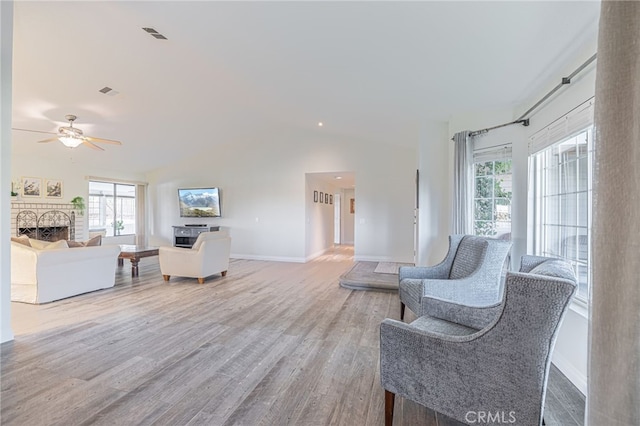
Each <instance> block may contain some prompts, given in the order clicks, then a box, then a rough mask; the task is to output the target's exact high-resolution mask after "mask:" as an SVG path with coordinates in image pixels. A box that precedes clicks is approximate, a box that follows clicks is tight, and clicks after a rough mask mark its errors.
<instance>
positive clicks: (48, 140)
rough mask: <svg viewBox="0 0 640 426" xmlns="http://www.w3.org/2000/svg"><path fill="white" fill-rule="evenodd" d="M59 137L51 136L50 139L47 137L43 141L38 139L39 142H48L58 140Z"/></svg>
mask: <svg viewBox="0 0 640 426" xmlns="http://www.w3.org/2000/svg"><path fill="white" fill-rule="evenodd" d="M57 140H58V138H49V139H45V140H43V141H38V143H47V142H53V141H57Z"/></svg>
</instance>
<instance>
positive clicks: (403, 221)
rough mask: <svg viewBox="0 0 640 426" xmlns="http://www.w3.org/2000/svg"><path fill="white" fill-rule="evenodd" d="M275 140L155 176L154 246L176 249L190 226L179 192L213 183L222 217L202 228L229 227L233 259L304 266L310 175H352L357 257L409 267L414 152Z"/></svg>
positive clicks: (310, 139) (320, 140) (314, 139)
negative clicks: (176, 230) (175, 238)
mask: <svg viewBox="0 0 640 426" xmlns="http://www.w3.org/2000/svg"><path fill="white" fill-rule="evenodd" d="M272 138H273V139H269V136H266V137H265V140H264V141H260V143H258V144H253V145H251V146H246V145H240V144H234V145H226V146H223V147H219V148H216V149H215V150H214V151H212V152H211V153H209V154H208V155H200V156H196V157H194V158H192V159H190V160H187V161H182V162H179V163H176V164H174V165H172V166H171V167H167V168H163V169H159V170H156V171H155V172H153V173H151V174H150V175H149V182H150V186H149V188H150V205H151V206H155V210H154V211H153V212H152V216H151V225H150V227H151V235H150V243H151V244H171V235H172V234H171V232H172V228H171V227H172V226H173V225H182V224H184V223H185V219H181V218H180V217H179V214H178V204H177V195H176V192H177V189H178V187H188V186H192V187H193V186H199V185H215V186H218V187H220V188H221V191H222V193H221V200H222V217H221V218H217V219H206V220H204V219H201V220H200V222H205V223H208V224H211V225H221V226H225V227H228V228H229V231H230V234H231V238H232V244H231V252H232V255H233V256H234V257H238V258H247V259H267V260H282V261H295V262H303V261H305V260H306V257H307V255H306V249H307V246H306V237H305V233H306V231H307V227H306V219H307V218H306V213H307V209H306V206H307V202H306V200H307V196H308V188H307V186H306V183H305V175H306V174H307V173H321V172H327V171H332V170H339V171H340V170H350V171H353V172H354V173H355V175H356V179H357V182H358V205H357V208H356V224H355V227H356V231H355V237H356V238H355V257H356V259H361V260H390V261H399V262H407V261H411V259H412V258H413V254H412V252H413V248H412V247H413V236H412V227H413V220H412V209H413V176H414V173H415V156H416V150H415V149H412V148H405V147H396V146H391V145H373V144H365V143H360V142H351V141H341V140H336V139H333V138H330V137H318V136H313V135H302V136H300V137H299V138H288V139H287V138H286V137H282V138H281V139H276V138H275V137H272ZM309 189H310V188H309ZM189 221H190V222H192V221H193V220H189ZM193 222H194V223H196V222H197V221H193Z"/></svg>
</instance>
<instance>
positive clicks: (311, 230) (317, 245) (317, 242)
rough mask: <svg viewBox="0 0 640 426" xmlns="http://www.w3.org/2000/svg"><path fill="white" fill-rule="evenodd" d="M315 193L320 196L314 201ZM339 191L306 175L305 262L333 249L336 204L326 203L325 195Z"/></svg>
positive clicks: (310, 175) (318, 179)
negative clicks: (334, 207)
mask: <svg viewBox="0 0 640 426" xmlns="http://www.w3.org/2000/svg"><path fill="white" fill-rule="evenodd" d="M314 191H316V192H317V194H318V200H317V202H315V201H314ZM337 191H338V188H336V187H335V186H334V185H330V184H329V183H328V182H326V181H324V180H322V179H320V178H318V177H317V176H314V175H313V173H307V175H306V200H305V201H306V210H307V213H306V216H307V219H306V224H307V226H306V250H305V260H306V261H308V260H311V259H313V258H314V257H318V256H320V255H321V254H323V253H325V252H326V251H327V249H329V248H330V247H333V236H334V225H335V224H334V209H333V206H334V204H327V203H325V198H327V199H328V196H327V197H325V194H329V195H331V197H332V199H333V194H335V193H336V192H337Z"/></svg>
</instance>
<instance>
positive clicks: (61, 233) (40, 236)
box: [18, 226, 69, 242]
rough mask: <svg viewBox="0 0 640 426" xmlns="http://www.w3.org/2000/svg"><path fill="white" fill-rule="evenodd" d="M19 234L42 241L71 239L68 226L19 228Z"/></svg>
mask: <svg viewBox="0 0 640 426" xmlns="http://www.w3.org/2000/svg"><path fill="white" fill-rule="evenodd" d="M18 235H26V236H28V237H29V238H35V239H36V240H41V241H52V242H53V241H58V240H68V239H69V227H68V226H45V227H42V228H18Z"/></svg>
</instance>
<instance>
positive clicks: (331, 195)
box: [329, 194, 333, 204]
mask: <svg viewBox="0 0 640 426" xmlns="http://www.w3.org/2000/svg"><path fill="white" fill-rule="evenodd" d="M329 204H333V194H329Z"/></svg>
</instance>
